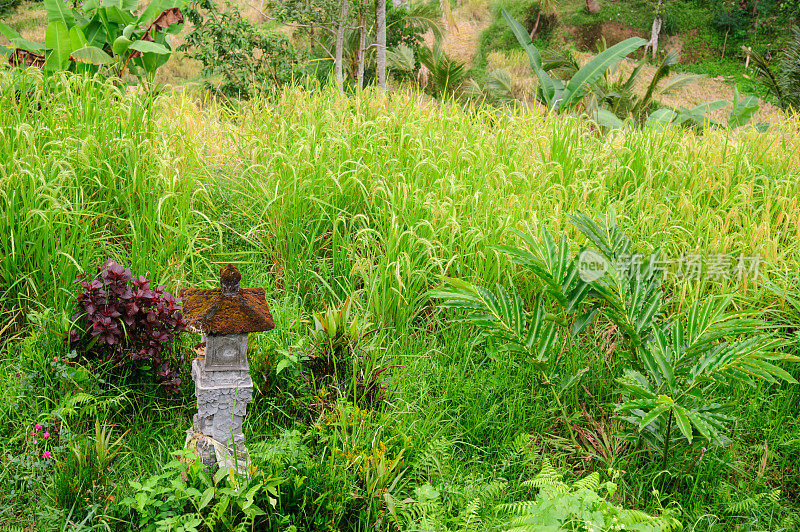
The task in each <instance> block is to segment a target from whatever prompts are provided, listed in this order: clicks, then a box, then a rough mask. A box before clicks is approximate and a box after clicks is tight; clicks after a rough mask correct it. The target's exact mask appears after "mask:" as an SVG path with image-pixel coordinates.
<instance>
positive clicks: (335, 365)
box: [301, 299, 389, 417]
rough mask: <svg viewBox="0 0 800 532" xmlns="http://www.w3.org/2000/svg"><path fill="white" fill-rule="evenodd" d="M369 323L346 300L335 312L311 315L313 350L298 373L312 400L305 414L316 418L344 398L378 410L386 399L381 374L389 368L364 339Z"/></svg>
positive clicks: (377, 352) (372, 345) (370, 331)
mask: <svg viewBox="0 0 800 532" xmlns="http://www.w3.org/2000/svg"><path fill="white" fill-rule="evenodd" d="M370 327H371V324H370V323H368V322H366V321H364V320H363V319H361V318H360V317H359V316H358V315H357V314H354V313H353V314H351V312H350V300H349V299H348V300H347V301H345V303H344V304H343V305H342V306H341V307H340V308H338V309H336V308H331V309H328V310H327V311H326V312H325V313H315V314H314V331H313V332H312V340H313V344H314V347H313V350H312V351H311V352H310V353H308V354H307V355H306V356H305V357H304V359H303V361H302V365H303V367H304V370H303V371H302V372H301V375H302V377H303V379H304V380H305V384H306V391H307V393H308V394H309V395H310V396H312V397H313V399H311V404H310V405H308V406H309V413H311V415H312V416H314V417H316V416H318V415H319V414H321V413H322V412H324V411H326V410H329V409H330V408H332V407H333V406H334V405H335V404H336V402H337V400H338V399H339V398H345V399H346V400H348V401H351V402H353V403H355V404H357V405H359V406H361V407H362V408H379V407H381V406H382V404H383V402H384V400H385V399H386V387H385V385H384V384H383V379H382V374H383V373H384V372H385V371H386V370H387V369H389V366H386V365H385V364H384V363H383V360H382V355H381V351H380V350H379V349H378V348H377V346H376V345H375V344H374V343H372V342H369V341H368V340H367V338H368V336H370V335H371V334H373V333H375V332H376V330H375V329H371V328H370Z"/></svg>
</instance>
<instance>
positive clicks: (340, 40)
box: [334, 0, 350, 91]
mask: <svg viewBox="0 0 800 532" xmlns="http://www.w3.org/2000/svg"><path fill="white" fill-rule="evenodd" d="M349 7H350V0H342V7H341V11H340V12H339V26H338V27H337V28H336V57H335V59H334V61H335V62H336V84H337V86H338V87H339V90H340V91H344V76H343V74H342V51H343V50H344V30H345V25H346V24H347V14H348V9H349Z"/></svg>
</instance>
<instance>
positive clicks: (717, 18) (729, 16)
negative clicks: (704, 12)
mask: <svg viewBox="0 0 800 532" xmlns="http://www.w3.org/2000/svg"><path fill="white" fill-rule="evenodd" d="M711 24H712V25H713V26H714V28H716V29H717V31H719V32H720V33H722V34H727V35H729V37H730V38H733V39H743V38H745V37H746V36H747V30H748V29H749V28H750V21H749V20H748V16H747V12H745V11H744V10H743V9H741V8H740V7H738V6H737V7H730V8H727V9H718V10H717V11H716V12H715V13H714V18H713V19H712V21H711Z"/></svg>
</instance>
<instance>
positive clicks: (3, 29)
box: [0, 22, 22, 41]
mask: <svg viewBox="0 0 800 532" xmlns="http://www.w3.org/2000/svg"><path fill="white" fill-rule="evenodd" d="M0 35H3V36H4V37H5V38H6V39H8V40H9V41H13V40H14V39H22V35H20V34H19V33H17V32H16V30H14V29H13V28H11V27H9V26H6V25H5V24H3V23H2V22H0Z"/></svg>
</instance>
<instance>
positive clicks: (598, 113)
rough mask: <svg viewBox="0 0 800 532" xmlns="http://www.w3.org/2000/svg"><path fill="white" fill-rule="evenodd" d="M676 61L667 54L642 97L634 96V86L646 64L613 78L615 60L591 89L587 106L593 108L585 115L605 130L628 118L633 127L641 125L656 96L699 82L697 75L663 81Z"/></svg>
mask: <svg viewBox="0 0 800 532" xmlns="http://www.w3.org/2000/svg"><path fill="white" fill-rule="evenodd" d="M677 62H678V54H676V53H675V52H670V53H668V54H667V55H666V56H665V57H664V59H662V61H661V63H660V64H659V65H658V68H657V69H656V71H655V72H654V73H653V77H652V78H650V82H649V83H648V84H647V88H646V89H645V91H644V94H638V93H637V91H636V87H637V85H638V84H639V80H640V78H641V77H642V72H643V71H644V70H643V68H644V66H645V65H646V64H647V61H646V59H642V60H641V61H640V62H639V64H638V65H636V67H635V68H634V69H633V70H632V71H631V73H630V75H629V76H628V77H627V79H625V78H624V76H622V73H621V72H620V74H619V75H618V76H617V77H616V79H613V75H614V73H616V72H617V71H619V70H620V69H619V66H620V64H621V61H617V63H615V64H614V65H613V66H612V67H611V68H610V69H609V70H608V71H607V72H606V74H605V75H603V77H602V78H601V79H600V80H599V81H598V82H597V83H595V84H594V85H593V87H592V89H593V90H592V96H593V98H592V101H591V102H590V103H589V104H588V105H587V107H588V108H594V109H595V110H594V111H593V112H590V113H589V114H590V115H592V117H593V118H594V119H595V120H596V121H597V122H598V123H599V124H600V125H601V126H604V127H607V128H609V129H616V128H618V127H620V126H621V123H622V120H624V119H626V118H628V117H630V118H632V119H633V121H634V123H635V124H636V125H642V124H643V123H644V121H645V120H646V118H647V116H648V115H649V114H650V111H651V108H652V106H653V101H654V100H655V99H656V98H657V97H660V96H665V95H668V94H674V93H675V92H677V91H678V90H680V89H682V88H683V87H685V86H686V84H687V83H689V82H691V81H693V80H696V79H699V78H701V77H702V76H700V75H697V74H678V75H675V76H672V77H671V78H669V79H667V78H668V76H669V75H670V74H671V72H672V67H673V66H675V65H676V64H677Z"/></svg>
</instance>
